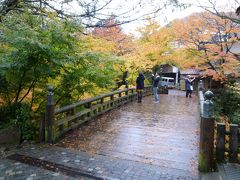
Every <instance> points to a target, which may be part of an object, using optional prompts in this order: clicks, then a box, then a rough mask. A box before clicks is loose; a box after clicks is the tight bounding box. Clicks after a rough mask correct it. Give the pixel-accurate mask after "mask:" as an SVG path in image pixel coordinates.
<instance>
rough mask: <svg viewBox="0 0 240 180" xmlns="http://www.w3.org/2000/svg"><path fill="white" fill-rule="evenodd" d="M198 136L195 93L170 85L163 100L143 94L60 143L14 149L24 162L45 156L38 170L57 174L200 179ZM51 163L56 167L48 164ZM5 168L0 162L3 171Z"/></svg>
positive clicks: (109, 177) (73, 132) (161, 97)
mask: <svg viewBox="0 0 240 180" xmlns="http://www.w3.org/2000/svg"><path fill="white" fill-rule="evenodd" d="M198 142H199V112H198V103H197V97H193V98H191V99H187V98H185V97H184V94H183V92H181V91H174V90H172V91H170V92H169V95H160V103H156V104H155V103H153V97H151V96H149V97H145V98H144V99H143V103H141V104H140V103H137V102H132V103H129V104H127V105H125V106H124V107H120V108H118V109H115V110H112V111H111V112H108V113H106V114H104V115H103V116H100V117H98V118H96V119H94V120H92V121H89V122H87V123H85V124H84V125H82V126H81V127H80V128H79V129H76V130H73V131H71V132H69V133H68V134H66V136H65V137H64V138H63V139H62V140H61V141H60V142H58V143H57V144H56V145H52V146H50V145H41V146H40V145H38V146H30V147H24V148H22V149H20V150H18V151H16V154H18V155H19V156H20V155H21V156H22V157H23V158H22V160H21V159H18V161H20V162H24V161H23V159H25V157H30V158H33V159H34V160H36V159H37V160H42V161H43V162H42V164H41V165H40V167H43V166H44V167H45V169H43V168H41V169H40V168H38V170H37V171H40V170H41V171H42V172H43V173H46V174H48V173H49V175H50V174H51V176H52V174H54V173H55V174H54V175H58V178H61V176H62V177H63V176H66V178H65V179H69V178H70V177H72V178H76V179H81V178H82V179H123V180H127V179H136V180H141V179H142V180H148V179H153V180H155V179H156V180H157V179H159V180H163V179H166V180H174V179H176V180H177V179H178V180H179V179H186V180H188V179H189V180H190V179H199V173H198V170H197V159H198V157H197V156H198ZM5 161H12V160H5ZM0 163H1V164H2V162H1V161H0ZM12 163H13V165H12V166H14V163H16V162H15V161H14V162H13V161H12ZM4 164H5V163H4ZM49 164H50V165H53V166H55V168H54V172H52V171H51V172H50V171H49V170H46V167H47V165H48V166H49ZM28 166H31V167H33V166H32V165H28ZM35 166H36V165H35ZM37 166H39V165H37ZM34 168H36V169H37V167H34ZM2 169H3V168H2ZM6 171H7V170H6V168H5V169H4V170H1V166H0V173H2V172H3V173H6ZM56 173H58V174H56ZM29 176H31V173H29V175H28V177H29ZM36 177H37V176H36ZM0 179H1V176H0ZM20 179H21V178H20ZM35 179H36V178H35ZM39 179H41V178H39Z"/></svg>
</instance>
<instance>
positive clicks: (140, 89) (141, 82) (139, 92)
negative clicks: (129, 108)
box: [136, 72, 145, 103]
mask: <svg viewBox="0 0 240 180" xmlns="http://www.w3.org/2000/svg"><path fill="white" fill-rule="evenodd" d="M144 80H145V77H144V75H143V73H142V72H140V73H139V75H138V77H137V80H136V89H137V98H138V103H141V102H142V92H143V89H144Z"/></svg>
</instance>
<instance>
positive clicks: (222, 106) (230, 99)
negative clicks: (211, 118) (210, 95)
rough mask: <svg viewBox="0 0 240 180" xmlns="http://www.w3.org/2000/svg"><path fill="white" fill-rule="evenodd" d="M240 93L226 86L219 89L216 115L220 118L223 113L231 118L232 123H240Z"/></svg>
mask: <svg viewBox="0 0 240 180" xmlns="http://www.w3.org/2000/svg"><path fill="white" fill-rule="evenodd" d="M239 102H240V95H239V94H238V92H236V91H234V90H233V89H231V88H229V86H226V87H224V88H222V89H220V90H219V95H218V97H217V98H215V99H214V115H215V117H216V119H219V117H220V116H221V115H225V116H227V117H229V118H230V120H231V122H232V123H237V124H239V123H240V103H239Z"/></svg>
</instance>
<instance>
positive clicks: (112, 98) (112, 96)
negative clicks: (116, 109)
mask: <svg viewBox="0 0 240 180" xmlns="http://www.w3.org/2000/svg"><path fill="white" fill-rule="evenodd" d="M110 99H111V101H112V102H111V107H113V100H114V95H111V97H110Z"/></svg>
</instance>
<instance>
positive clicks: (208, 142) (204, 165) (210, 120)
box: [199, 91, 215, 172]
mask: <svg viewBox="0 0 240 180" xmlns="http://www.w3.org/2000/svg"><path fill="white" fill-rule="evenodd" d="M201 93H202V92H201ZM204 97H205V100H204V101H201V102H200V104H201V103H202V104H201V105H200V107H201V108H203V110H201V123H200V150H199V153H200V154H199V170H200V171H203V172H209V171H212V169H213V167H214V154H213V150H214V123H215V119H214V117H213V102H212V101H211V99H212V97H213V93H212V92H211V91H207V92H205V93H204Z"/></svg>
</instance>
